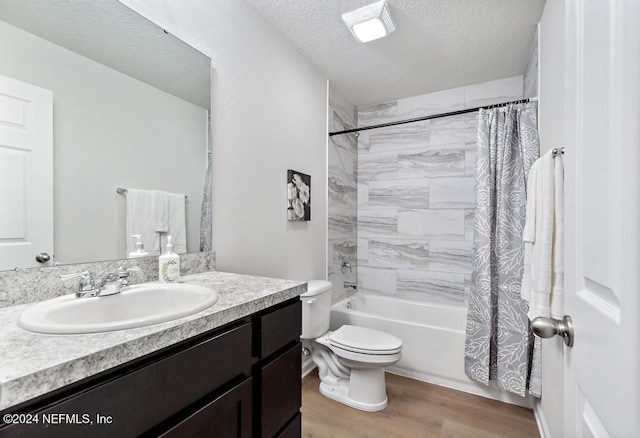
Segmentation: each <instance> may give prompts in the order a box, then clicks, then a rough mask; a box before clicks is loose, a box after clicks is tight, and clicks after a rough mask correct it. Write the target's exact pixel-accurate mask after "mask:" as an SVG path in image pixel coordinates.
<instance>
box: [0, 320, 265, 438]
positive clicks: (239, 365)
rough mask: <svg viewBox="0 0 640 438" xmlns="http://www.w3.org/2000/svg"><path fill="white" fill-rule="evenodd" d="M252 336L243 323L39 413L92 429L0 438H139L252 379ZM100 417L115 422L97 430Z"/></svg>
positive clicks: (20, 430) (32, 428)
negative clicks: (237, 381) (224, 388)
mask: <svg viewBox="0 0 640 438" xmlns="http://www.w3.org/2000/svg"><path fill="white" fill-rule="evenodd" d="M251 335H252V334H251V323H244V324H242V325H240V326H236V327H234V328H231V329H229V330H227V331H224V332H222V333H218V334H215V335H212V337H211V338H208V339H205V340H203V341H201V342H199V343H197V344H195V345H192V346H189V347H186V348H185V349H183V350H178V351H176V352H175V353H173V354H171V355H168V356H165V357H163V358H161V359H159V360H157V361H155V362H152V363H150V364H147V365H144V366H140V367H137V368H135V369H132V370H130V371H122V372H120V373H118V374H115V376H114V377H112V378H111V379H109V380H107V381H105V382H103V383H100V384H97V385H96V386H92V387H89V388H87V389H85V390H83V391H80V392H78V393H76V394H74V395H72V396H70V397H67V398H63V399H62V400H59V401H57V402H56V403H55V404H49V405H47V406H45V407H44V408H41V409H38V410H36V411H35V413H38V414H39V415H40V418H41V419H42V418H45V417H43V414H44V415H45V416H46V415H50V414H69V415H73V414H79V415H80V418H81V419H82V418H86V417H82V415H83V414H87V415H88V418H89V419H90V420H91V421H92V423H93V424H69V423H68V421H67V419H66V418H65V419H64V421H63V423H62V424H45V423H44V422H43V421H42V420H41V421H40V422H39V424H37V425H18V424H13V425H9V426H5V427H3V428H1V429H0V437H2V438H5V437H7V438H8V437H12V438H13V437H41V436H47V437H58V436H60V437H86V436H92V437H113V436H118V437H133V436H139V435H140V434H141V433H143V432H145V431H147V430H149V429H150V428H152V427H154V426H155V425H157V424H159V423H160V422H162V421H164V420H166V419H168V418H169V417H171V416H173V415H175V414H176V413H178V412H180V411H181V410H182V409H184V408H185V407H186V406H188V405H190V404H192V403H194V402H196V401H197V400H199V399H201V398H203V397H205V396H206V395H207V394H209V393H211V392H212V391H214V390H216V389H217V388H218V387H220V386H221V385H223V384H225V383H227V382H229V381H230V380H232V379H233V378H235V377H237V376H240V375H247V376H248V375H249V373H250V370H251ZM98 415H101V416H102V418H103V419H104V418H109V417H110V418H111V421H110V422H106V423H103V424H97V421H98V420H97V418H98ZM80 421H81V420H80ZM44 434H46V435H44Z"/></svg>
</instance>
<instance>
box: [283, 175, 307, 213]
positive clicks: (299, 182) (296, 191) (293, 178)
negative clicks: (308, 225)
mask: <svg viewBox="0 0 640 438" xmlns="http://www.w3.org/2000/svg"><path fill="white" fill-rule="evenodd" d="M287 198H288V203H287V219H288V220H290V221H310V220H311V176H309V175H305V174H304V173H301V172H296V171H295V170H291V169H289V170H287Z"/></svg>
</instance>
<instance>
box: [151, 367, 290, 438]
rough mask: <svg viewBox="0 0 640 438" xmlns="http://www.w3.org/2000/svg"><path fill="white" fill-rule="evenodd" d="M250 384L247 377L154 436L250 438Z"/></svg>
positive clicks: (165, 437)
mask: <svg viewBox="0 0 640 438" xmlns="http://www.w3.org/2000/svg"><path fill="white" fill-rule="evenodd" d="M251 384H252V381H251V378H249V379H247V380H245V381H244V382H242V383H240V384H239V385H237V386H234V387H233V388H232V389H230V390H229V391H227V392H225V393H224V394H222V395H221V396H219V397H217V398H216V399H215V400H213V401H212V402H210V403H208V404H206V405H205V406H204V407H202V408H201V409H198V410H197V411H196V412H194V413H193V414H192V415H189V416H188V417H187V418H185V419H184V420H183V421H181V422H180V423H178V424H177V425H175V426H174V427H172V428H171V429H169V430H168V431H166V432H165V433H163V434H160V435H158V436H159V437H160V438H191V437H192V438H200V437H220V438H232V437H235V438H249V437H251ZM297 436H298V437H299V436H300V435H299V434H298V435H297Z"/></svg>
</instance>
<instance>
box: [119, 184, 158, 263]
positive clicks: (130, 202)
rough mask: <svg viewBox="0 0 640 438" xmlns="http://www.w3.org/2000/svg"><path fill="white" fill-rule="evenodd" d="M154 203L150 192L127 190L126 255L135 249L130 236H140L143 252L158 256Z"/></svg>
mask: <svg viewBox="0 0 640 438" xmlns="http://www.w3.org/2000/svg"><path fill="white" fill-rule="evenodd" d="M155 217H156V203H155V201H154V196H153V194H152V193H151V191H150V190H138V189H128V191H127V213H126V233H127V234H126V236H125V238H126V242H127V254H129V253H130V252H133V250H134V249H135V246H134V243H133V239H131V235H132V234H140V235H142V237H141V241H142V243H143V244H144V250H145V251H146V252H148V253H149V255H158V254H160V235H159V234H158V232H157V231H156V229H155V228H156V219H155Z"/></svg>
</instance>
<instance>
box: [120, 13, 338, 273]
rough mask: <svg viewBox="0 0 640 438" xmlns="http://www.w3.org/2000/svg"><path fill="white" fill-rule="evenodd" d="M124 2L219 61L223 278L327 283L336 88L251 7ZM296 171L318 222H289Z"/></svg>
mask: <svg viewBox="0 0 640 438" xmlns="http://www.w3.org/2000/svg"><path fill="white" fill-rule="evenodd" d="M122 2H123V3H124V4H126V5H128V6H130V7H132V8H133V9H135V10H137V11H138V12H140V13H141V14H142V15H144V16H146V17H147V18H149V19H150V20H152V21H154V22H156V23H158V24H159V25H161V26H162V27H164V28H165V29H168V30H169V31H170V32H172V33H173V34H175V35H176V36H178V37H180V38H182V39H183V40H185V41H186V42H187V43H189V44H191V45H193V46H194V47H195V48H197V49H199V50H201V51H202V52H204V53H205V54H207V55H208V56H210V57H211V58H212V65H213V70H214V77H213V83H212V93H213V102H212V106H213V107H212V125H213V127H212V129H213V150H214V155H213V160H214V174H213V175H214V177H213V224H214V225H213V226H214V235H213V245H214V250H215V251H216V268H217V269H219V270H221V271H231V272H241V273H248V274H256V275H266V276H274V277H281V278H291V279H310V278H326V273H327V269H326V266H327V262H326V260H327V189H326V186H327V135H326V134H327V81H326V78H325V77H323V76H322V75H321V74H320V73H319V72H318V71H317V70H316V69H315V68H314V67H313V66H312V65H311V64H310V63H309V62H308V61H307V60H306V59H305V58H304V57H302V55H300V54H299V53H298V52H297V51H296V50H294V49H293V47H292V46H291V45H290V44H289V43H288V42H287V41H285V40H284V38H283V37H282V36H280V34H278V33H277V32H276V31H275V30H273V28H271V27H270V26H269V25H268V24H267V23H266V22H265V21H264V20H263V19H262V18H261V17H260V16H259V15H258V14H257V13H256V12H254V10H253V9H251V8H250V7H249V6H248V5H247V4H245V3H244V2H242V1H228V0H194V1H190V2H188V3H187V4H184V3H183V2H176V1H171V0H163V1H157V2H148V1H144V0H122ZM287 169H294V170H298V171H300V172H303V173H306V174H309V175H311V206H312V210H311V221H310V222H288V221H287V220H286V206H287V201H286V200H287V193H286V176H287Z"/></svg>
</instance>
